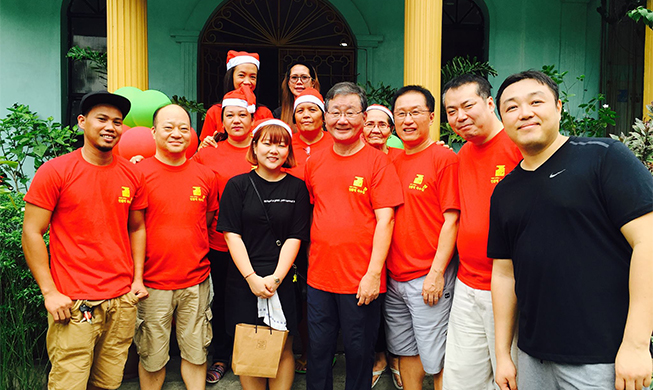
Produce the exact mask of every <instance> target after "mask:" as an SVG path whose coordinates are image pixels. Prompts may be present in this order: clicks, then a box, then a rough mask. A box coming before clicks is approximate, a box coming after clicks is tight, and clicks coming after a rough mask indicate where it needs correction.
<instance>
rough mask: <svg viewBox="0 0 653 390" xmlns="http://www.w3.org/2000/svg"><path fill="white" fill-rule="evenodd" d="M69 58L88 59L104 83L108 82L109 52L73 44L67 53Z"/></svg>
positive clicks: (75, 59)
mask: <svg viewBox="0 0 653 390" xmlns="http://www.w3.org/2000/svg"><path fill="white" fill-rule="evenodd" d="M66 57H67V58H72V59H73V60H74V61H88V62H89V65H90V67H91V69H92V70H93V71H94V72H96V73H97V74H98V77H99V78H100V79H102V80H103V82H104V85H105V86H106V84H107V53H103V52H101V51H97V50H93V49H91V48H90V47H86V48H83V49H82V48H81V47H79V46H73V47H71V48H70V50H68V53H66Z"/></svg>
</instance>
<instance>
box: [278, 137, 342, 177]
mask: <svg viewBox="0 0 653 390" xmlns="http://www.w3.org/2000/svg"><path fill="white" fill-rule="evenodd" d="M322 133H323V134H324V135H323V136H322V138H320V140H319V141H317V142H315V143H313V144H310V145H308V144H306V142H304V141H302V140H301V138H299V133H295V134H293V136H292V151H293V154H294V155H295V161H296V162H297V165H296V166H294V167H293V168H290V169H287V170H286V172H288V173H290V174H291V175H293V176H295V177H298V178H300V179H302V180H304V168H305V166H306V159H307V158H308V156H310V155H312V154H315V153H317V152H319V151H322V150H326V149H329V148H332V147H333V137H331V134H329V133H327V132H326V131H323V132H322Z"/></svg>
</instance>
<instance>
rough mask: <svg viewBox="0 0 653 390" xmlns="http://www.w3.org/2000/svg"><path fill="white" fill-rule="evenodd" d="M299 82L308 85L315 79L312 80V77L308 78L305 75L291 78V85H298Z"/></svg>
mask: <svg viewBox="0 0 653 390" xmlns="http://www.w3.org/2000/svg"><path fill="white" fill-rule="evenodd" d="M299 80H301V81H302V84H306V83H308V82H309V81H311V80H313V78H312V77H311V76H306V75H305V74H303V75H301V76H297V75H296V74H295V75H292V76H290V83H291V84H297V82H298V81H299Z"/></svg>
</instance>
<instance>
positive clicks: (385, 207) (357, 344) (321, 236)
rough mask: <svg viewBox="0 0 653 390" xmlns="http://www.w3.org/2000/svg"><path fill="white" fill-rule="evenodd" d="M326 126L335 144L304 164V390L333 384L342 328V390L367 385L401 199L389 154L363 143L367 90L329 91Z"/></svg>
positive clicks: (347, 86) (346, 86) (341, 87)
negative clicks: (308, 210) (308, 217)
mask: <svg viewBox="0 0 653 390" xmlns="http://www.w3.org/2000/svg"><path fill="white" fill-rule="evenodd" d="M325 103H326V104H325V106H326V115H325V117H326V128H327V130H328V131H329V133H330V134H331V136H332V137H333V141H334V143H333V148H330V149H328V150H324V151H321V152H319V153H316V154H314V155H312V156H311V157H310V158H309V159H308V160H307V162H306V173H305V180H306V186H307V187H308V191H309V193H310V196H311V201H312V203H313V205H314V210H313V224H312V227H311V248H310V254H309V267H308V292H307V301H308V333H309V339H310V348H309V353H308V368H307V370H306V374H307V378H306V383H307V389H309V390H317V389H320V390H331V389H333V373H332V369H331V367H332V361H333V356H334V354H335V351H336V342H337V337H338V330H342V338H343V344H344V348H345V355H346V362H347V367H346V369H347V379H346V383H345V389H346V390H360V389H369V388H371V386H372V376H371V375H370V372H372V366H373V363H374V344H375V342H376V336H377V333H378V328H379V320H380V315H381V312H380V311H381V302H380V300H379V299H377V298H378V297H379V294H383V293H385V290H386V283H385V280H386V275H385V258H386V255H387V253H388V247H389V246H390V239H391V237H392V229H393V225H394V208H395V207H396V206H399V205H400V204H402V203H403V198H402V195H401V190H400V187H399V179H398V177H397V173H396V171H395V169H394V167H393V165H392V163H391V162H390V160H389V159H388V157H387V156H386V155H385V154H384V153H382V152H380V151H378V150H376V149H374V148H372V147H371V146H369V145H366V144H365V143H364V142H363V140H362V139H361V137H360V135H361V132H362V131H363V124H364V122H365V117H366V115H365V109H366V108H367V98H366V96H365V92H364V91H363V90H362V89H361V88H360V87H358V86H357V85H355V84H353V83H349V82H344V83H338V84H336V85H335V86H333V88H331V90H329V92H328V93H327V96H326V99H325Z"/></svg>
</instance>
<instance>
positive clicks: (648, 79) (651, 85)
mask: <svg viewBox="0 0 653 390" xmlns="http://www.w3.org/2000/svg"><path fill="white" fill-rule="evenodd" d="M647 8H648V9H653V0H648V2H647ZM645 29H646V38H645V41H644V115H643V116H642V118H646V117H647V115H648V111H647V110H646V105H647V104H652V103H651V102H653V29H650V28H648V27H645Z"/></svg>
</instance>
